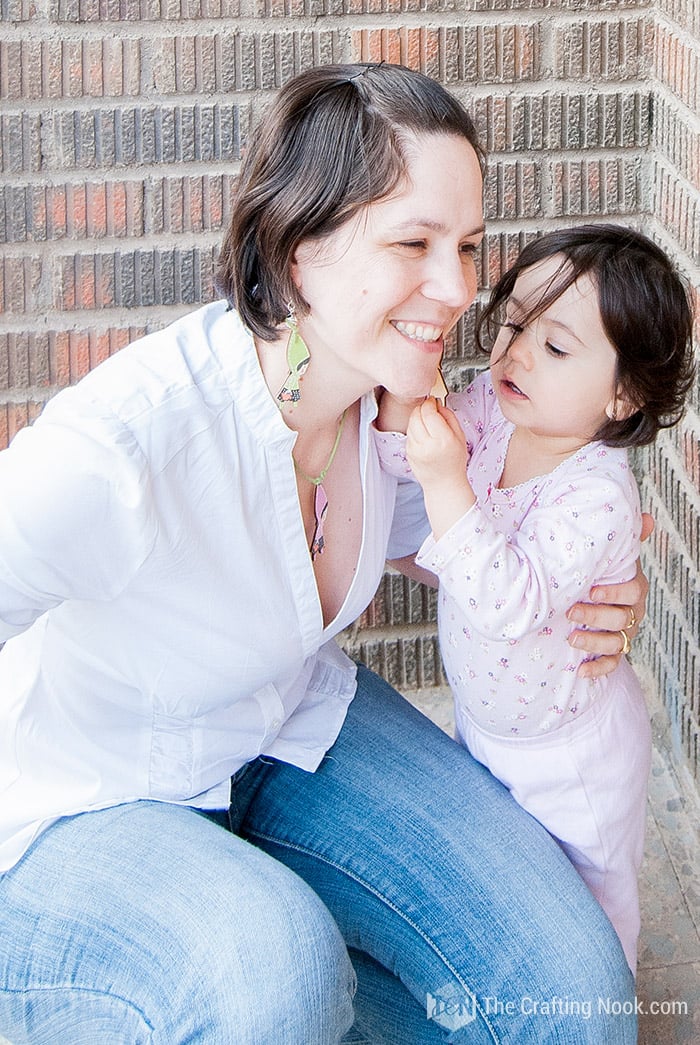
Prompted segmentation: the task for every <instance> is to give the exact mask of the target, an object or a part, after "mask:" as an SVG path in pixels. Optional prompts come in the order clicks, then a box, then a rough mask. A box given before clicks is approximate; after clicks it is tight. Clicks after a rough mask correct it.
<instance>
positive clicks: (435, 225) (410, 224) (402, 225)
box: [394, 218, 486, 238]
mask: <svg viewBox="0 0 700 1045" xmlns="http://www.w3.org/2000/svg"><path fill="white" fill-rule="evenodd" d="M394 228H395V229H396V230H397V231H401V230H402V229H411V228H423V229H430V230H431V232H447V231H448V229H449V228H450V226H449V225H446V224H445V223H444V222H442V221H434V220H433V219H432V218H409V219H408V220H407V221H400V222H399V223H398V224H397V225H394ZM484 232H486V226H485V225H479V226H478V227H477V228H475V229H472V231H471V232H465V234H464V235H465V237H466V238H469V237H470V236H480V235H482V233H484Z"/></svg>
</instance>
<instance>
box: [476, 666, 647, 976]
mask: <svg viewBox="0 0 700 1045" xmlns="http://www.w3.org/2000/svg"><path fill="white" fill-rule="evenodd" d="M456 720H457V732H458V737H459V739H460V740H461V741H462V742H463V743H464V744H465V746H466V747H468V748H469V750H470V752H471V753H472V755H473V756H474V757H475V758H476V759H477V760H478V761H479V762H481V763H483V765H485V766H486V767H487V768H488V769H489V770H490V771H491V772H492V773H493V775H494V776H495V777H497V778H498V779H499V780H500V781H501V782H502V783H503V784H505V786H506V787H507V788H508V789H509V790H510V792H511V794H512V795H513V797H514V798H515V799H516V801H517V802H518V803H519V804H520V805H521V806H522V807H523V809H526V810H527V811H528V813H530V814H531V815H532V816H534V817H535V818H536V819H537V820H539V821H540V823H541V824H542V825H543V826H544V827H545V828H546V829H547V830H548V831H549V833H550V834H551V835H552V836H553V837H554V838H555V839H556V840H557V841H558V842H559V844H560V845H561V847H562V849H563V850H564V852H565V853H566V854H567V856H568V857H569V859H570V860H571V862H572V863H573V865H574V867H575V868H576V870H577V871H578V872H579V874H580V875H581V877H582V878H583V880H584V881H585V883H586V884H587V886H588V887H589V889H590V890H591V892H592V893H593V895H594V896H595V898H596V899H597V900H598V902H599V903H600V905H601V907H602V908H603V910H604V911H605V913H606V914H607V916H608V918H609V919H610V921H611V922H612V924H613V926H614V927H615V930H616V931H617V934H618V936H619V937H620V940H621V942H622V946H623V948H624V952H625V955H626V957H627V961H628V963H629V966H630V969H631V970H632V973H633V974H634V973H635V971H636V965H637V938H638V936H639V926H640V917H639V893H638V888H637V874H638V872H639V868H640V865H641V862H642V856H643V853H644V827H645V822H646V798H647V781H648V777H649V769H650V765H651V729H650V726H649V715H648V713H647V709H646V705H645V703H644V697H643V694H642V691H641V687H640V685H639V682H638V680H637V677H636V675H635V674H634V672H633V671H632V668H631V667H630V665H629V664H628V662H627V661H626V660H623V661H622V662H621V664H620V666H619V667H618V668H617V669H616V670H615V672H614V673H613V675H611V676H609V677H608V679H607V680H606V685H605V688H604V689H603V688H602V687H601V696H600V699H599V700H597V701H595V702H594V704H593V705H592V706H591V707H590V708H588V709H587V710H586V711H585V712H583V714H582V715H581V717H580V718H578V719H576V720H575V721H573V722H569V723H567V725H565V726H562V728H561V729H557V730H555V731H554V732H551V733H548V734H546V735H543V736H537V737H499V736H494V735H493V734H492V733H487V732H485V731H484V730H482V729H481V728H480V727H478V726H476V725H475V724H474V723H473V722H472V720H471V719H470V718H469V717H468V716H467V714H466V713H465V712H464V710H463V709H461V708H456Z"/></svg>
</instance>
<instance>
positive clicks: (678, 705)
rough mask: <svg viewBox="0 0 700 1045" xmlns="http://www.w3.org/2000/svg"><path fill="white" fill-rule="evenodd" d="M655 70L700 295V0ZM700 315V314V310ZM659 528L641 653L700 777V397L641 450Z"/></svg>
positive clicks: (674, 198)
mask: <svg viewBox="0 0 700 1045" xmlns="http://www.w3.org/2000/svg"><path fill="white" fill-rule="evenodd" d="M650 75H651V77H652V96H653V119H652V130H651V141H650V155H649V160H648V163H649V171H648V180H649V191H650V206H649V216H648V217H647V219H646V221H647V223H648V228H649V230H650V232H651V233H652V234H653V235H654V236H655V237H656V238H657V239H658V240H659V242H660V243H661V244H662V245H663V246H665V247H667V248H668V249H669V250H670V251H671V252H673V254H674V255H675V257H676V258H677V260H678V262H679V264H680V265H681V266H682V267H683V269H684V270H685V272H686V273H687V275H688V277H689V281H690V283H691V285H692V286H693V287H694V291H695V303H696V308H697V307H698V305H699V304H700V5H698V3H697V2H696V0H660V2H659V3H658V5H657V11H656V17H655V25H654V39H653V50H652V55H651V64H650ZM698 311H699V315H700V309H699V310H698ZM638 470H639V473H640V475H641V476H642V477H643V478H642V497H643V500H644V503H645V505H647V506H648V507H649V510H650V511H652V512H653V514H654V517H655V519H656V530H655V533H654V535H653V538H652V540H651V541H650V542H648V545H647V547H646V548H645V554H644V560H645V566H646V569H647V572H648V574H649V576H650V579H651V598H650V606H649V621H648V623H647V625H646V626H645V629H644V632H643V635H642V639H641V641H640V644H639V651H638V655H639V657H640V658H642V659H643V661H644V662H645V664H646V665H648V666H649V668H650V669H651V671H652V674H653V678H654V682H655V686H656V689H657V690H658V693H659V695H660V696H661V698H662V700H663V702H664V704H665V705H666V708H667V709H668V712H669V718H670V720H671V723H672V727H673V731H674V734H675V736H674V739H675V745H676V750H677V752H678V754H680V756H681V757H682V758H683V759H684V760H685V761H686V765H687V766H688V767H689V769H690V771H691V773H692V774H693V775H694V777H695V780H696V782H697V783H699V784H700V707H699V705H700V577H699V572H700V399H699V397H698V385H697V383H696V386H695V389H694V392H693V395H692V398H691V403H690V406H689V409H688V411H687V414H686V416H685V418H684V420H683V421H682V422H681V424H680V425H679V426H678V427H677V428H675V429H673V430H672V431H671V432H668V433H665V434H663V435H662V436H661V438H660V439H659V440H658V443H657V444H656V445H655V446H654V447H653V448H651V449H650V450H648V451H646V452H645V453H644V454H643V455H640V460H639V469H638Z"/></svg>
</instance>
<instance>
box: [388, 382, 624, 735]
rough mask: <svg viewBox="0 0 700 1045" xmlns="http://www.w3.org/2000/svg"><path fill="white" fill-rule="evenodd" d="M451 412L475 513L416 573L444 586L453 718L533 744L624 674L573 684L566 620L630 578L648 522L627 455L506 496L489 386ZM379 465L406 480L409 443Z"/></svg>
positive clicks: (591, 448)
mask: <svg viewBox="0 0 700 1045" xmlns="http://www.w3.org/2000/svg"><path fill="white" fill-rule="evenodd" d="M448 405H449V406H450V407H451V409H452V410H454V412H455V414H456V415H457V417H458V418H459V421H460V424H461V425H462V428H463V430H464V432H465V435H466V437H467V440H468V442H469V445H470V449H471V459H470V462H469V465H468V469H467V474H468V476H469V480H470V482H471V484H472V487H473V489H474V493H475V494H476V497H477V503H476V504H475V505H474V506H473V507H472V508H471V509H470V510H469V511H468V512H467V513H466V514H465V515H464V516H463V517H462V518H461V519H459V520H458V521H457V522H456V523H455V525H454V526H453V527H452V528H451V529H450V530H449V531H448V532H447V533H446V534H444V535H443V537H441V538H440V540H439V541H436V540H434V538H433V536H432V534H431V535H430V536H429V537H428V538H427V539H426V540H425V541H424V542H423V545H422V546H421V548H420V550H419V552H418V555H417V557H416V562H418V563H419V565H421V566H424V567H425V568H427V569H429V570H432V572H433V573H435V574H436V575H437V577H438V579H439V583H440V592H439V611H438V622H439V633H440V643H441V650H442V657H443V661H444V664H445V670H446V672H447V676H448V678H449V681H450V685H451V687H452V690H453V693H454V696H455V701H456V706H457V717H458V720H459V717H460V715H462V714H464V715H467V716H469V717H470V718H471V719H472V720H474V721H476V723H477V724H478V725H479V726H480V727H481V728H482V729H485V730H487V731H489V732H492V733H494V734H498V735H502V736H514V735H519V736H534V735H538V734H541V733H544V732H547V731H549V730H552V729H555V728H557V727H558V726H561V725H563V724H564V723H567V722H570V721H571V720H572V719H574V718H575V717H576V716H577V715H580V714H581V712H582V711H583V710H584V709H585V708H586V707H587V706H588V705H589V704H590V703H591V702H592V701H593V700H594V699H595V698H596V696H597V695H598V694H599V693H601V692H602V687H604V686H606V685H608V684H610V680H611V679H612V678H613V677H614V676H615V674H616V672H613V673H612V675H610V676H607V677H606V678H604V679H601V680H597V681H592V680H587V679H581V678H578V677H577V674H576V671H577V668H578V666H579V664H580V663H581V661H582V660H583V659H584V658H585V656H586V654H584V653H580V652H578V651H576V650H574V649H572V648H571V647H570V646H569V645H568V643H567V642H566V638H567V636H568V634H569V632H570V631H571V630H572V629H573V625H571V624H570V623H569V621H568V620H567V619H566V611H567V610H568V609H569V607H570V606H571V605H572V604H573V603H574V602H577V601H579V600H583V601H585V600H586V599H587V597H588V592H589V590H590V588H591V586H592V585H593V584H600V583H617V582H620V581H625V580H629V579H630V577H632V576H633V575H634V572H635V563H636V560H637V557H638V553H639V534H640V527H641V510H640V504H639V494H638V490H637V485H636V482H635V480H634V476H633V475H632V472H631V470H630V467H629V463H628V459H627V454H626V452H625V451H624V450H619V449H614V448H610V447H606V446H604V445H603V444H601V443H599V442H595V443H589V444H588V445H587V446H584V447H583V448H582V449H581V450H580V451H579V452H578V453H576V454H575V455H574V456H572V457H570V458H568V459H567V460H565V461H563V462H562V464H560V465H559V466H558V467H557V468H556V469H555V470H554V471H553V472H550V473H549V474H547V475H542V476H538V477H537V478H534V479H531V480H529V481H527V482H525V483H522V484H521V485H520V486H516V487H513V488H510V489H508V488H506V489H501V488H499V487H498V485H497V484H498V481H499V478H500V476H501V474H502V472H503V467H504V463H505V458H506V451H507V449H508V442H509V440H510V437H511V434H512V432H513V425H512V424H511V423H510V422H509V421H507V420H506V419H505V418H504V417H503V414H502V413H501V411H500V409H499V406H498V403H497V400H496V396H495V394H494V391H493V388H492V385H491V381H490V375H489V374H488V373H484V374H481V375H480V376H479V377H478V378H477V379H476V381H474V383H473V384H472V385H471V386H470V387H469V388H468V389H467V390H466V392H463V393H457V394H452V395H451V396H450V397H449V399H448ZM380 444H381V458H382V463H383V465H384V467H385V468H387V470H389V471H391V472H392V474H398V475H404V476H406V475H408V474H410V468H409V466H408V463H407V461H406V457H405V451H404V439H403V437H401V436H399V435H397V434H395V433H388V434H385V438H384V439H381V440H380Z"/></svg>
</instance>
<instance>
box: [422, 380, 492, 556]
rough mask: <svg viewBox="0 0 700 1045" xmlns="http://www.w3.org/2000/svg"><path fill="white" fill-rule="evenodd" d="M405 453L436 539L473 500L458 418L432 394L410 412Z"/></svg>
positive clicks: (463, 512) (464, 445)
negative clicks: (422, 497) (419, 488)
mask: <svg viewBox="0 0 700 1045" xmlns="http://www.w3.org/2000/svg"><path fill="white" fill-rule="evenodd" d="M406 456H407V458H408V462H409V464H410V466H411V469H412V470H413V474H414V476H415V477H416V479H417V480H418V482H419V483H420V484H421V486H422V488H423V496H424V498H425V507H426V511H427V513H428V519H429V521H430V526H431V529H432V531H433V536H434V537H435V539H436V540H439V539H440V537H442V535H443V534H445V533H446V532H447V531H448V530H449V529H450V528H451V527H452V526H453V525H454V524H455V523H456V522H457V520H458V519H461V517H462V516H463V515H465V514H466V513H467V512H468V511H469V509H470V508H471V507H472V506H473V505H474V504H475V503H476V497H475V496H474V491H473V490H472V488H471V484H470V483H469V480H468V478H467V464H468V462H469V447H468V446H467V441H466V439H465V437H464V433H463V432H462V429H461V427H460V424H459V421H458V420H457V418H456V417H455V415H454V414H453V412H452V411H451V410H450V409H449V407H446V406H442V405H441V404H440V403H438V401H437V400H436V399H434V398H433V397H432V396H431V397H429V398H428V399H426V400H424V402H422V403H421V404H420V406H418V407H416V408H415V410H414V411H413V413H412V414H411V417H410V420H409V423H408V430H407V438H406Z"/></svg>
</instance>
